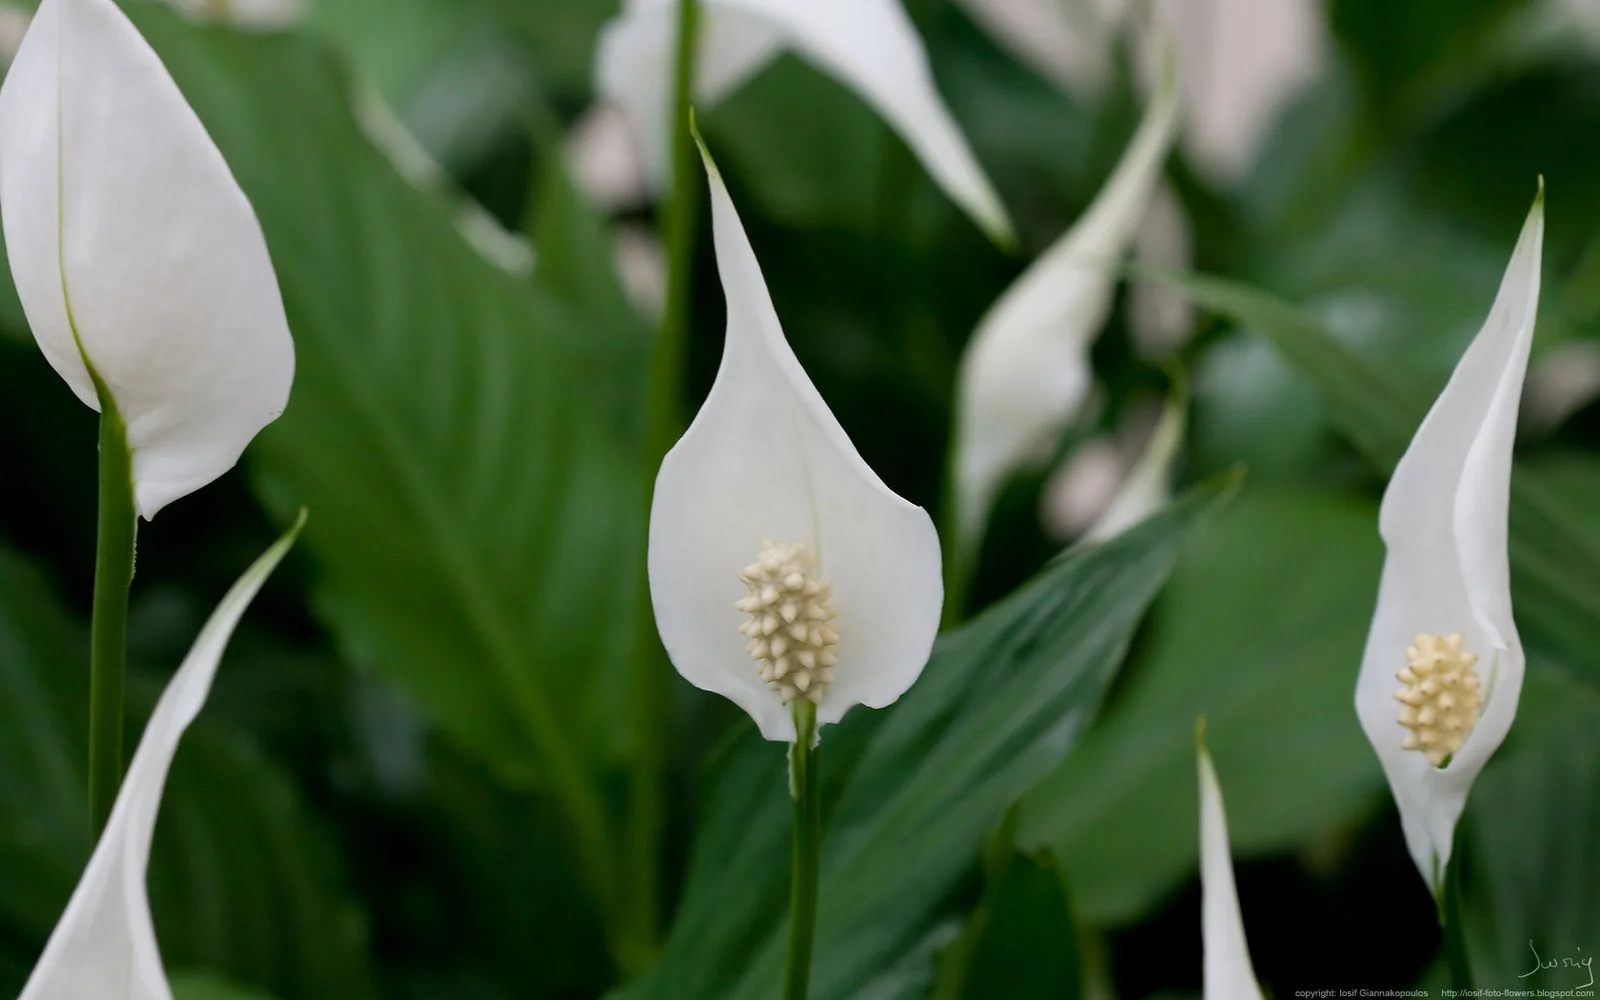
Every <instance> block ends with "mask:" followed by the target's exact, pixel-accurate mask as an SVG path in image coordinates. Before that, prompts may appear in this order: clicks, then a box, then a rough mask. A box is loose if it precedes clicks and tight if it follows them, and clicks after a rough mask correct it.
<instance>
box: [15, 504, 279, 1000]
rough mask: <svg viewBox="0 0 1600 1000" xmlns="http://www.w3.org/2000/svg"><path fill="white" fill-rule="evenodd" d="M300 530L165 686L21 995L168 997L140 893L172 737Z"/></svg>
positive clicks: (72, 999)
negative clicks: (85, 863)
mask: <svg viewBox="0 0 1600 1000" xmlns="http://www.w3.org/2000/svg"><path fill="white" fill-rule="evenodd" d="M299 530H300V528H299V525H298V524H297V525H296V526H295V527H294V528H293V529H292V530H290V531H289V533H288V534H286V535H285V536H284V537H283V538H281V539H279V540H278V542H277V543H276V544H274V545H273V546H272V548H270V549H268V550H267V551H266V552H265V553H264V554H263V555H262V556H261V558H259V559H257V560H256V561H255V564H254V565H252V566H251V567H250V568H249V569H248V570H246V571H245V573H244V575H243V576H241V577H240V578H239V580H238V582H237V583H235V584H234V585H233V588H232V589H231V590H229V591H228V593H227V596H225V597H223V599H222V603H220V604H218V605H217V609H216V610H215V611H213V612H212V613H211V617H210V619H208V620H207V621H206V624H205V627H203V628H202V629H201V630H200V636H199V638H197V639H196V640H195V643H194V647H193V648H192V649H190V650H189V655H188V656H186V657H184V660H183V664H182V666H180V667H178V672H177V673H176V674H174V675H173V677H172V680H171V681H169V682H168V683H167V689H166V691H165V692H163V693H162V695H161V700H160V701H159V702H157V703H156V710H155V712H154V713H152V714H151V716H150V721H149V723H148V724H147V725H146V726H145V730H144V736H143V737H142V738H141V739H140V740H139V749H138V751H137V752H135V753H134V755H133V763H131V764H130V765H129V766H128V773H127V776H126V777H125V778H124V779H123V782H122V790H121V791H120V792H118V793H117V801H116V805H115V806H114V807H113V808H112V810H111V819H110V820H109V821H108V822H107V824H106V828H105V832H104V833H102V834H101V835H100V842H99V843H98V844H97V845H96V846H95V849H94V854H93V855H92V856H91V857H90V858H89V865H88V867H87V868H85V869H84V872H83V878H81V879H80V880H79V881H78V887H77V889H75V890H74V891H73V893H72V899H71V900H70V901H69V902H68V903H67V909H66V912H65V913H63V914H62V915H61V920H60V921H59V922H57V924H56V927H55V930H54V931H52V932H51V934H50V941H49V942H48V943H47V944H46V945H45V948H44V954H43V955H42V956H40V958H39V964H38V965H36V966H35V967H34V970H33V974H32V975H31V976H29V977H28V984H27V985H26V986H24V987H23V989H22V996H21V997H20V998H19V1000H91V998H92V1000H100V998H111V997H115V998H117V1000H172V988H171V987H170V986H169V985H168V983H167V977H166V973H165V971H164V970H163V969H162V965H161V951H160V948H159V946H158V945H157V943H156V932H155V927H154V925H153V924H152V923H151V919H150V900H149V897H148V896H147V895H146V892H145V870H146V869H147V868H148V867H149V863H150V838H151V836H152V834H154V832H155V826H156V814H157V813H158V812H159V811H160V809H161V793H162V791H163V789H164V788H165V786H166V781H167V771H168V769H169V768H170V767H171V766H172V758H173V755H174V754H176V753H177V750H178V741H179V740H180V739H182V738H183V734H184V731H185V730H187V729H188V728H189V723H191V722H193V721H194V719H195V716H197V715H198V714H200V709H201V707H202V706H203V705H204V704H205V701H206V695H207V694H208V693H210V691H211V679H212V678H213V677H215V676H216V672H217V664H218V663H219V662H221V660H222V654H223V651H224V650H225V649H226V648H227V645H228V639H229V637H230V636H232V635H233V629H234V626H236V625H238V624H239V618H240V617H241V616H242V615H243V614H244V611H245V608H247V607H249V605H250V602H251V601H252V600H253V599H254V598H255V596H256V592H257V591H259V590H260V589H261V585H262V584H263V583H265V582H266V580H267V577H268V576H270V575H271V574H272V571H273V569H274V568H275V567H276V566H277V565H278V562H279V561H280V560H281V559H282V558H283V555H284V553H285V552H287V551H289V546H290V545H292V544H293V543H294V538H295V535H297V534H298V533H299Z"/></svg>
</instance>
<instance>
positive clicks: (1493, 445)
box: [1355, 186, 1544, 895]
mask: <svg viewBox="0 0 1600 1000" xmlns="http://www.w3.org/2000/svg"><path fill="white" fill-rule="evenodd" d="M1543 241H1544V194H1543V190H1542V186H1541V191H1540V194H1539V197H1538V198H1537V199H1536V200H1535V202H1534V205H1533V208H1532V209H1531V210H1530V212H1529V213H1528V218H1527V222H1526V223H1525V224H1524V226H1523V228H1522V233H1521V235H1520V236H1519V238H1518V240H1517V245H1516V249H1515V250H1514V251H1513V252H1512V255H1511V260H1510V263H1509V264H1508V265H1507V267H1506V272H1505V276H1504V277H1503V278H1502V279H1501V283H1500V289H1499V292H1498V294H1497V295H1496V297H1495V301H1494V305H1493V307H1492V308H1491V309H1490V312H1489V317H1488V319H1487V320H1486V321H1485V323H1484V326H1483V329H1482V330H1480V331H1479V333H1478V335H1477V336H1476V338H1474V340H1473V342H1472V344H1471V346H1470V347H1468V348H1467V351H1466V353H1465V354H1464V355H1463V356H1462V358H1461V361H1460V363H1459V364H1458V365H1457V366H1456V369H1455V372H1454V373H1453V374H1452V375H1451V377H1450V381H1449V383H1448V384H1447V385H1446V386H1445V388H1444V391H1443V392H1442V393H1440V395H1439V398H1438V400H1437V401H1436V402H1435V403H1434V405H1433V408H1432V409H1431V410H1429V412H1428V416H1427V418H1426V419H1425V420H1424V421H1423V422H1422V426H1421V427H1420V428H1419V429H1418V430H1417V433H1416V436H1415V437H1414V438H1413V439H1412V442H1411V446H1410V447H1409V448H1408V449H1407V451H1406V454H1405V456H1404V457H1402V458H1401V460H1400V463H1399V465H1398V466H1396V468H1395V472H1394V475H1393V477H1392V478H1391V479H1390V481H1389V488H1388V490H1387V492H1386V493H1385V494H1384V501H1383V508H1382V511H1381V513H1380V516H1379V526H1380V531H1381V533H1382V535H1383V539H1384V543H1385V544H1386V546H1387V547H1388V555H1387V558H1386V559H1385V561H1384V568H1383V579H1382V581H1381V582H1380V584H1379V589H1378V604H1377V609H1376V611H1375V612H1374V614H1373V620H1372V629H1371V632H1370V633H1369V635H1368V638H1367V647H1366V652H1365V654H1364V656H1363V657H1362V662H1361V674H1360V677H1359V679H1358V680H1357V683H1356V697H1355V701H1356V713H1357V715H1358V716H1359V717H1360V719H1361V725H1362V728H1363V729H1364V730H1365V731H1366V733H1367V738H1368V739H1369V740H1371V741H1372V745H1373V748H1374V749H1375V750H1376V751H1377V754H1378V759H1379V760H1380V762H1381V763H1382V764H1383V769H1384V773H1385V775H1387V777H1388V779H1389V787H1390V789H1391V790H1392V791H1393V793H1394V797H1395V803H1396V805H1397V806H1398V807H1399V810H1400V821H1401V825H1402V827H1403V828H1404V830H1405V836H1406V844H1407V847H1408V848H1409V850H1410V852H1411V856H1412V860H1413V861H1414V862H1415V863H1416V865H1417V869H1418V871H1419V872H1421V874H1422V877H1423V879H1424V880H1425V881H1426V882H1427V884H1428V886H1429V888H1430V889H1431V890H1433V892H1434V893H1435V894H1436V895H1437V893H1438V892H1439V891H1440V888H1441V884H1442V883H1441V879H1442V878H1443V875H1444V870H1445V866H1446V865H1447V864H1448V863H1449V860H1450V851H1451V843H1452V841H1453V839H1454V835H1455V826H1456V822H1457V820H1458V819H1459V818H1460V816H1461V811H1462V809H1463V808H1464V807H1465V805H1466V800H1467V795H1468V793H1469V792H1470V790H1471V788H1472V783H1473V782H1474V781H1475V780H1476V779H1477V776H1478V773H1479V772H1480V771H1481V770H1482V769H1483V766H1484V764H1486V763H1487V762H1488V760H1489V758H1490V756H1492V755H1493V754H1494V751H1495V750H1496V749H1497V748H1498V747H1499V746H1500V743H1501V741H1503V740H1504V739H1505V736H1506V733H1507V732H1508V731H1509V730H1510V728H1511V723H1512V720H1513V719H1514V718H1515V716H1516V710H1517V701H1518V699H1519V697H1520V695H1521V691H1522V677H1523V670H1524V666H1525V661H1524V657H1523V650H1522V642H1521V639H1520V638H1519V637H1518V635H1517V628H1516V623H1515V621H1513V619H1512V615H1511V583H1510V570H1509V561H1508V554H1507V514H1508V507H1509V491H1510V484H1511V457H1512V446H1513V443H1514V440H1515V437H1516V427H1517V407H1518V403H1519V401H1520V397H1521V394H1522V383H1523V379H1524V376H1525V374H1526V371H1527V364H1528V352H1529V350H1530V347H1531V345H1532V342H1533V332H1534V323H1535V320H1536V318H1537V314H1538V304H1539V281H1540V258H1541V248H1542V246H1543ZM1451 632H1461V633H1463V634H1464V635H1465V637H1466V645H1467V647H1468V648H1469V649H1470V650H1471V651H1472V652H1474V653H1476V654H1477V655H1478V657H1479V661H1478V670H1479V674H1480V677H1482V679H1483V681H1484V684H1485V686H1484V693H1485V703H1484V708H1483V712H1482V715H1481V717H1480V718H1479V720H1478V723H1477V725H1476V727H1474V729H1473V731H1472V733H1471V735H1470V736H1469V737H1468V739H1467V741H1466V743H1465V744H1464V745H1463V746H1462V748H1461V749H1460V750H1459V751H1458V752H1457V753H1456V754H1455V755H1454V756H1453V758H1452V759H1451V761H1450V763H1449V764H1448V766H1446V767H1444V768H1436V767H1434V766H1432V765H1431V764H1429V763H1428V761H1427V759H1426V758H1425V757H1424V756H1423V755H1422V754H1420V753H1418V752H1415V751H1408V750H1403V749H1401V745H1400V743H1401V738H1402V737H1403V736H1404V730H1403V729H1402V728H1401V726H1400V725H1399V721H1398V703H1397V702H1396V701H1395V700H1394V692H1395V691H1396V690H1397V689H1398V687H1399V682H1398V681H1397V680H1396V678H1395V674H1396V673H1397V672H1398V671H1399V670H1400V668H1402V667H1404V666H1405V648H1406V646H1407V645H1408V644H1409V643H1410V642H1411V639H1412V636H1413V635H1414V634H1416V633H1438V634H1449V633H1451Z"/></svg>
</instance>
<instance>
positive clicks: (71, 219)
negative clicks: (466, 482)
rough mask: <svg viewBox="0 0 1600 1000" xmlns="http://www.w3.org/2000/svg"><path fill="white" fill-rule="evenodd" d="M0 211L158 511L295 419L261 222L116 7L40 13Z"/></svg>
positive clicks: (4, 102)
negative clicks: (96, 379) (109, 403)
mask: <svg viewBox="0 0 1600 1000" xmlns="http://www.w3.org/2000/svg"><path fill="white" fill-rule="evenodd" d="M0 213H3V216H4V226H5V239H6V246H7V249H8V252H9V257H10V262H11V269H12V275H13V277H14V278H15V280H16V286H17V294H18V296H19V297H20V298H21V300H22V306H23V310H24V311H25V312H26V313H27V317H28V323H29V325H30V326H31V327H32V328H33V333H34V337H35V339H36V340H37V341H38V342H39V346H40V348H41V349H42V350H43V351H44V354H45V357H46V358H47V359H48V360H49V361H50V364H51V366H52V367H54V368H55V370H56V371H57V372H58V373H60V375H61V377H62V378H64V379H65V380H66V381H67V384H68V385H69V386H71V388H72V390H73V392H74V393H76V394H77V396H78V398H79V399H81V400H83V401H84V402H85V403H86V404H88V405H89V406H91V407H93V408H95V409H98V408H99V401H98V399H97V397H96V393H95V389H94V385H93V381H92V379H91V378H90V375H89V370H88V368H87V367H86V366H85V361H84V357H85V355H86V356H87V357H88V359H89V363H90V364H93V366H94V368H95V371H96V372H97V373H98V374H99V376H100V377H101V379H102V380H104V382H105V383H106V385H107V387H108V388H109V390H110V392H111V396H112V398H113V399H114V400H115V401H116V404H117V408H118V410H119V411H120V412H121V414H122V417H123V420H124V421H125V423H126V425H127V429H128V443H129V446H130V447H131V448H132V449H133V474H134V487H135V488H134V493H135V499H136V500H137V503H138V507H139V512H140V513H141V514H142V515H144V516H145V517H146V518H149V517H153V516H154V515H155V514H156V512H157V511H159V510H160V509H161V508H162V507H163V506H165V505H166V504H167V503H169V502H171V501H172V500H175V499H177V498H178V497H181V496H184V495H186V494H188V493H190V492H192V491H194V490H196V489H199V488H200V487H201V486H204V485H205V484H206V483H209V482H211V481H212V480H213V479H215V478H217V477H218V476H219V475H221V474H222V473H224V472H226V471H227V470H228V469H230V468H232V467H233V465H234V464H235V463H237V462H238V460H239V456H240V454H241V453H243V451H244V448H245V446H246V445H247V444H249V442H250V440H251V439H252V438H253V437H254V436H255V435H256V433H257V432H258V431H259V430H260V429H261V428H262V427H264V426H266V424H268V423H270V422H271V421H272V420H274V419H275V418H276V417H277V416H278V415H279V414H280V413H282V412H283V409H284V406H285V405H286V404H287V402H288V397H289V386H290V383H291V382H292V380H293V377H294V345H293V342H292V341H291V339H290V336H289V326H288V321H287V319H286V318H285V316H284V310H283V302H282V299H281V298H280V296H279V293H278V285H277V278H276V276H275V275H274V273H273V269H272V261H271V259H270V257H269V256H268V253H267V246H266V242H265V240H264V239H263V237H262V234H261V228H260V225H259V224H258V223H257V221H256V217H255V213H254V212H253V211H252V209H251V207H250V203H249V201H248V200H247V199H246V198H245V196H244V192H242V191H241V190H240V189H239V186H238V184H237V183H236V182H235V181H234V179H233V175H232V173H231V172H230V171H229V169H228V165H227V164H226V163H225V162H224V161H223V159H222V154H221V153H220V152H219V151H218V150H217V147H216V145H215V144H213V143H212V141H211V139H210V137H209V136H208V135H207V134H206V131H205V128H204V126H202V125H201V123H200V120H199V119H198V118H197V117H196V116H195V114H194V111H193V110H192V109H191V108H190V107H189V105H188V103H187V102H186V101H185V100H184V98H183V95H182V93H180V92H179V90H178V87H177V85H176V84H175V83H174V82H173V81H172V78H171V76H169V75H168V73H167V71H166V68H165V67H164V66H163V65H162V64H161V60H160V59H159V58H158V57H157V56H156V54H155V52H154V50H152V49H151V48H150V46H149V45H148V44H147V43H146V42H145V40H144V38H143V37H142V36H140V34H139V32H138V31H137V29H135V28H134V26H133V24H132V23H131V22H129V20H128V19H127V17H126V15H124V14H123V13H122V11H121V10H119V9H118V8H117V6H116V4H114V3H112V2H111V0H44V3H42V4H41V5H40V7H39V11H38V13H37V14H36V15H35V17H34V20H33V24H32V26H31V27H30V28H29V31H28V35H27V37H26V38H25V39H24V40H23V43H22V47H21V49H20V50H19V51H18V53H17V58H16V61H15V62H14V63H13V64H12V67H11V71H10V72H9V73H8V74H7V75H6V78H5V83H4V85H3V86H0ZM69 303H70V306H69ZM69 308H70V319H69ZM74 328H75V329H76V336H75V335H74ZM80 343H81V345H82V350H81V352H80V349H79V344H80Z"/></svg>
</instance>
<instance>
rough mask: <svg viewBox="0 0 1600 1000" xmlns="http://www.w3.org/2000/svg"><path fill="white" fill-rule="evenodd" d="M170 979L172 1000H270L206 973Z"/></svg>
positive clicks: (177, 976) (179, 975)
mask: <svg viewBox="0 0 1600 1000" xmlns="http://www.w3.org/2000/svg"><path fill="white" fill-rule="evenodd" d="M170 978H171V981H172V997H173V1000H271V998H270V997H268V996H266V995H265V994H262V993H257V992H255V991H254V990H247V989H244V988H242V987H240V986H237V985H235V984H233V983H231V982H229V981H228V980H226V979H222V978H219V977H217V976H213V975H211V974H210V973H207V972H177V973H173V974H172V976H171V977H170Z"/></svg>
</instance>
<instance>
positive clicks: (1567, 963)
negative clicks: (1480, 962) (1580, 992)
mask: <svg viewBox="0 0 1600 1000" xmlns="http://www.w3.org/2000/svg"><path fill="white" fill-rule="evenodd" d="M1528 950H1529V951H1531V952H1533V968H1531V969H1529V970H1528V971H1527V972H1524V973H1522V974H1521V975H1519V976H1517V978H1518V979H1527V978H1528V977H1529V976H1531V975H1533V974H1534V973H1535V972H1542V971H1544V970H1547V969H1587V970H1588V972H1589V981H1588V982H1587V983H1582V984H1580V985H1579V986H1578V987H1577V988H1578V989H1583V988H1584V987H1588V986H1593V985H1594V956H1593V955H1590V956H1588V957H1587V958H1583V957H1576V958H1575V957H1573V956H1571V955H1568V956H1567V957H1566V958H1561V959H1556V958H1544V957H1542V956H1540V954H1539V949H1538V948H1535V947H1534V946H1533V939H1532V938H1529V939H1528ZM1578 952H1579V955H1580V956H1581V955H1582V953H1583V949H1582V948H1579V949H1578Z"/></svg>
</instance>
